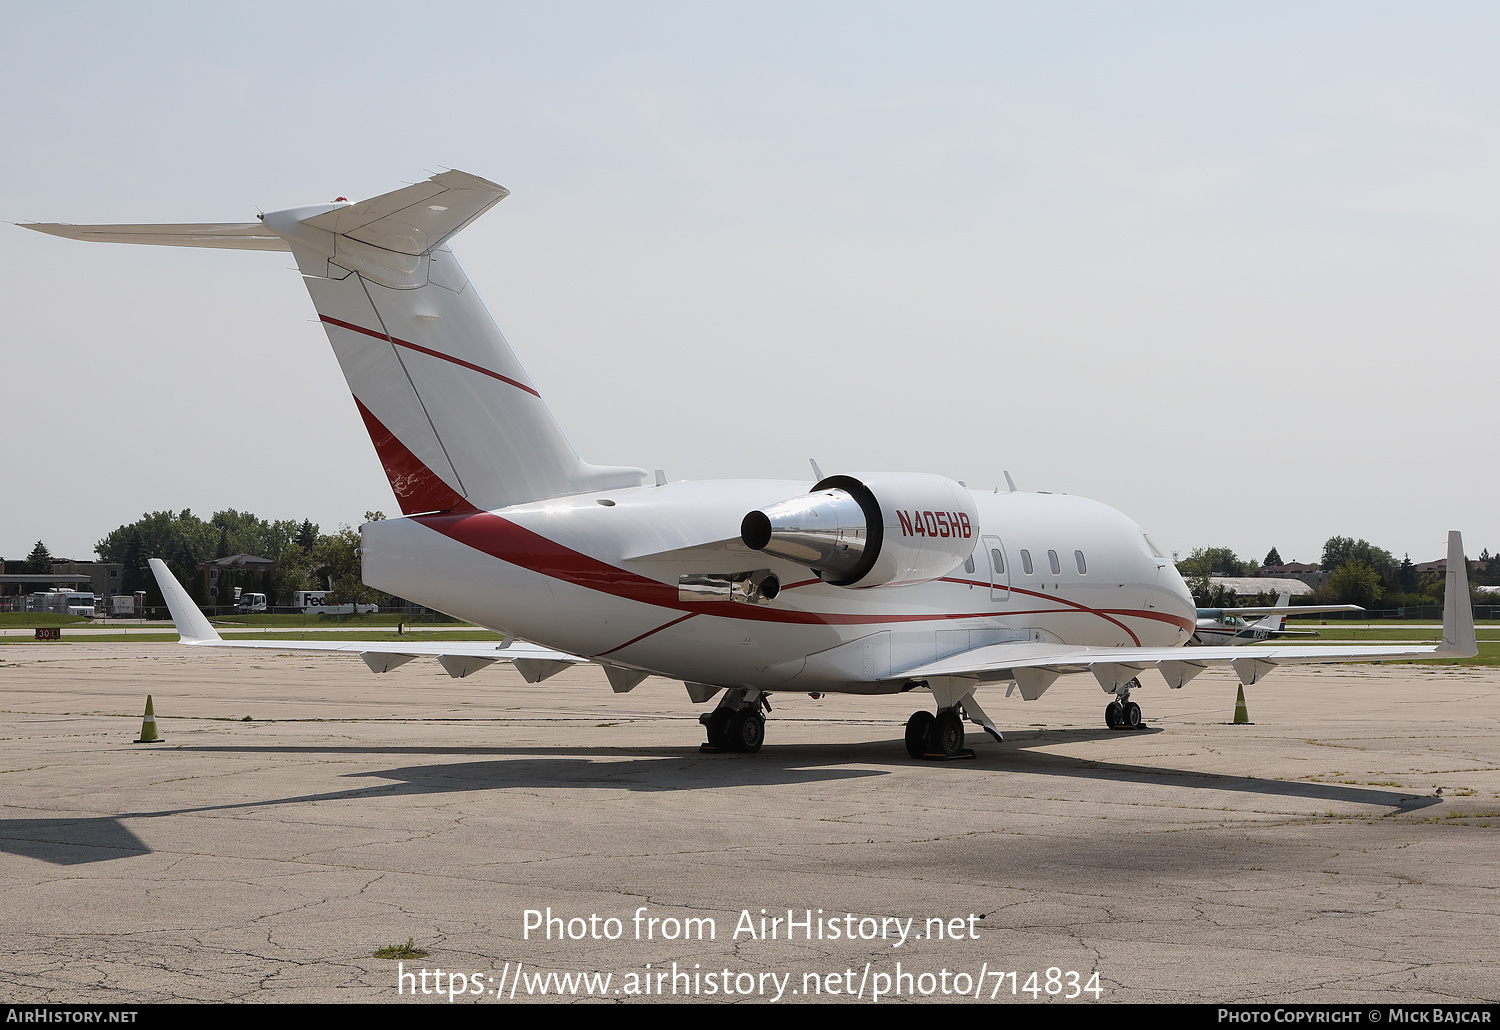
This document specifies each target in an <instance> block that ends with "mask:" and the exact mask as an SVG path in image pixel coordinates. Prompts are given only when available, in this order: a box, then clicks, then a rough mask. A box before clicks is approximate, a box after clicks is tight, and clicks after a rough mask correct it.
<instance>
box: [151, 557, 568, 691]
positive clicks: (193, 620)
mask: <svg viewBox="0 0 1500 1030" xmlns="http://www.w3.org/2000/svg"><path fill="white" fill-rule="evenodd" d="M151 571H152V572H153V573H155V574H156V582H157V584H158V585H159V586H160V587H161V593H162V597H163V598H165V599H166V602H167V610H168V611H169V612H171V613H172V621H173V622H174V623H176V625H177V635H178V637H179V638H180V639H181V642H182V643H184V644H193V645H195V646H199V647H233V648H250V649H252V650H260V651H317V652H321V653H324V654H357V655H359V656H360V657H361V658H363V659H364V661H365V664H366V665H368V666H369V667H370V671H372V672H389V671H390V670H392V669H394V668H397V667H398V666H401V665H405V664H406V663H407V662H409V661H411V660H412V659H414V658H436V659H437V660H438V661H439V662H441V663H442V665H443V668H444V669H446V670H447V671H448V675H450V676H454V677H462V676H468V675H470V674H472V673H474V672H477V671H478V670H480V669H483V668H485V667H486V666H489V665H493V664H494V663H495V662H515V661H517V659H522V660H530V661H531V662H532V667H533V668H534V667H535V665H537V664H541V663H545V664H546V665H547V667H548V668H550V669H551V671H549V672H548V673H547V675H548V676H551V675H553V674H555V673H556V672H560V671H561V670H562V669H564V668H567V667H568V666H570V665H577V664H578V663H580V662H586V661H588V659H587V658H580V657H579V656H578V655H573V654H568V653H567V652H566V651H554V650H553V649H552V648H550V647H539V646H538V645H536V644H527V643H522V642H520V641H516V642H514V643H512V644H510V645H509V646H505V645H504V644H503V643H501V644H497V643H495V642H494V641H483V640H472V641H471V640H464V641H457V640H453V641H441V642H436V643H417V642H416V641H414V640H399V641H398V640H272V639H259V640H225V639H224V638H223V637H221V636H219V634H218V631H217V630H215V629H214V628H213V626H212V625H211V624H210V623H209V621H208V619H207V617H205V616H204V614H203V612H201V611H200V610H199V609H198V606H197V605H196V604H194V603H193V599H192V598H191V597H189V596H188V592H187V590H185V589H184V588H183V586H182V584H181V583H179V582H177V577H175V576H173V575H172V572H171V570H170V569H168V568H167V564H166V562H164V561H162V560H161V559H160V558H152V559H151ZM543 678H545V677H543ZM527 679H528V680H530V677H529V676H528V677H527Z"/></svg>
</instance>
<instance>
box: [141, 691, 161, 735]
mask: <svg viewBox="0 0 1500 1030" xmlns="http://www.w3.org/2000/svg"><path fill="white" fill-rule="evenodd" d="M136 743H137V744H160V743H161V738H160V737H158V736H157V735H156V709H155V708H152V707H151V695H150V694H147V695H146V716H145V718H143V719H142V720H141V739H140V740H138V741H136Z"/></svg>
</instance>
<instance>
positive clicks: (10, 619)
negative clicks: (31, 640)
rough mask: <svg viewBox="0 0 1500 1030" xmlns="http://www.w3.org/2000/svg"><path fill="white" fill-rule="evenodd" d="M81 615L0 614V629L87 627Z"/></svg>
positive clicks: (85, 620) (41, 613) (42, 613)
mask: <svg viewBox="0 0 1500 1030" xmlns="http://www.w3.org/2000/svg"><path fill="white" fill-rule="evenodd" d="M89 621H90V620H88V619H86V618H84V617H83V616H82V615H59V614H57V613H56V612H0V629H27V628H30V627H32V626H77V625H80V624H82V625H87V624H88V623H89Z"/></svg>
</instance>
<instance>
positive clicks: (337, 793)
mask: <svg viewBox="0 0 1500 1030" xmlns="http://www.w3.org/2000/svg"><path fill="white" fill-rule="evenodd" d="M1106 734H1107V735H1110V736H1117V734H1113V733H1112V732H1111V731H1100V732H1099V733H1098V734H1097V736H1105V735H1106ZM1095 735H1096V734H1094V733H1093V732H1092V731H1090V730H1083V731H1066V732H1062V731H1037V732H1033V733H1028V732H1018V733H1016V734H1014V735H1013V736H1012V737H1010V738H1009V739H1007V740H1006V742H1005V743H1004V744H981V748H983V751H981V753H980V757H979V759H978V760H977V761H963V762H955V763H951V766H950V765H949V763H941V762H940V763H933V764H931V765H926V764H923V763H914V762H912V761H911V759H909V758H908V757H907V756H906V754H905V749H904V746H903V744H902V742H901V741H899V740H895V741H890V740H881V741H866V742H859V743H833V744H822V743H809V744H782V745H767V746H766V747H765V748H763V749H762V750H761V751H760V753H759V754H755V755H725V754H700V753H698V752H696V751H689V750H687V749H685V748H681V747H585V746H567V745H564V746H561V747H558V746H515V747H477V748H476V747H439V746H420V745H419V746H410V747H393V746H387V745H376V746H359V745H336V746H279V745H277V746H248V747H247V746H229V745H224V746H203V747H191V748H183V749H181V750H182V751H199V752H218V753H238V754H306V755H313V754H347V755H367V756H368V755H407V756H413V757H415V756H432V757H440V756H468V757H470V758H473V757H474V756H475V755H476V754H477V755H490V756H493V758H492V759H491V760H476V761H468V762H437V763H431V764H418V765H406V766H398V767H396V768H392V769H381V770H370V771H367V772H358V773H349V774H345V775H346V776H348V777H349V778H351V779H378V780H383V781H388V782H381V783H375V784H370V785H368V786H365V785H361V786H357V787H351V788H349V789H345V790H333V791H325V792H320V793H314V794H302V795H295V796H290V797H282V798H268V799H266V800H263V801H246V802H237V803H233V804H226V805H206V806H199V807H189V808H178V809H169V810H161V811H144V812H129V813H121V814H120V815H118V816H114V817H109V816H99V817H79V818H71V819H69V818H58V819H0V852H6V853H9V854H14V855H22V856H27V857H32V858H37V859H41V860H42V861H45V862H49V863H52V864H54V865H74V864H80V863H90V862H100V861H107V860H110V859H114V858H125V857H129V856H132V855H144V854H149V853H150V852H151V850H152V849H151V848H150V847H149V846H147V845H146V844H145V843H144V842H143V841H142V840H141V839H140V838H139V837H138V836H136V834H135V833H134V832H132V831H131V830H130V829H129V828H127V827H126V826H125V825H124V823H123V822H122V820H128V819H152V818H161V817H164V816H172V815H190V814H199V813H205V814H206V813H212V812H227V811H234V810H241V811H243V810H255V809H267V808H273V807H276V806H281V805H298V804H305V803H310V802H328V801H358V800H363V799H372V800H373V799H378V798H389V797H410V796H435V795H442V794H453V793H463V792H467V791H491V790H513V789H522V790H528V791H534V790H545V789H548V788H562V789H574V790H576V789H579V788H594V789H605V790H631V791H662V792H667V791H682V790H715V789H719V788H745V787H752V788H754V787H778V786H790V787H796V786H805V785H808V784H815V783H832V782H835V781H839V780H850V781H853V780H862V779H867V778H869V777H874V776H888V775H892V774H893V773H894V772H896V771H899V770H900V769H905V770H909V771H911V772H914V773H915V772H924V773H927V774H930V775H932V776H941V775H944V774H945V772H946V771H947V768H948V767H951V768H953V769H954V771H959V770H963V769H968V770H974V771H981V772H985V773H992V774H995V775H1005V774H1007V773H1027V774H1032V775H1040V776H1047V777H1076V778H1082V779H1091V780H1106V781H1109V782H1112V783H1117V784H1142V785H1151V786H1153V787H1164V786H1170V787H1172V788H1174V789H1182V788H1187V789H1193V790H1210V791H1234V792H1241V793H1250V794H1262V795H1266V796H1272V797H1286V798H1295V799H1297V800H1300V801H1307V802H1316V803H1329V802H1337V803H1340V804H1345V805H1359V806H1363V807H1368V808H1376V809H1388V810H1390V811H1389V812H1387V813H1385V814H1400V813H1403V812H1410V811H1415V810H1418V809H1421V808H1425V807H1427V806H1429V805H1435V804H1440V803H1441V802H1442V799H1441V798H1435V797H1417V796H1413V795H1411V794H1409V793H1401V792H1397V791H1390V790H1380V789H1373V788H1370V787H1361V786H1357V785H1351V784H1339V783H1310V782H1304V781H1295V780H1276V779H1267V778H1264V777H1255V776H1234V775H1227V774H1223V773H1211V772H1202V771H1197V770H1191V769H1173V768H1164V767H1160V766H1145V765H1134V764H1130V763H1126V762H1115V761H1102V760H1099V759H1087V758H1077V757H1073V756H1068V755H1058V754H1053V753H1050V752H1046V751H1040V750H1034V749H1033V748H1034V747H1035V746H1037V745H1042V744H1055V743H1061V742H1064V741H1078V740H1084V739H1089V738H1091V737H1093V736H1095ZM1138 736H1139V737H1144V735H1138ZM539 756H540V757H539ZM870 765H879V766H883V767H885V768H868V766H870ZM851 766H854V767H851ZM861 766H863V767H861Z"/></svg>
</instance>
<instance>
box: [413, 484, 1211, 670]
mask: <svg viewBox="0 0 1500 1030" xmlns="http://www.w3.org/2000/svg"><path fill="white" fill-rule="evenodd" d="M413 521H414V522H419V523H421V524H422V525H424V526H426V527H427V528H429V529H431V530H433V531H435V532H438V533H441V534H442V535H443V536H446V537H448V538H450V539H452V540H456V541H458V542H459V543H462V544H465V545H467V546H469V547H472V548H474V549H475V550H476V551H480V552H483V553H484V554H488V555H490V556H491V557H494V558H498V559H500V560H501V561H503V562H507V563H509V564H511V565H516V566H518V567H520V568H523V569H530V570H531V571H533V572H537V573H540V574H542V575H544V576H549V577H551V578H553V579H557V580H561V581H562V582H565V583H572V584H574V585H576V586H581V587H586V588H588V589H590V590H597V591H599V592H600V593H605V594H610V595H612V596H615V597H622V598H626V599H628V600H631V601H638V602H640V603H642V604H649V605H653V606H655V607H658V608H667V609H672V610H675V611H680V612H685V613H689V614H693V615H712V616H718V617H720V618H731V619H743V620H746V621H751V622H779V623H791V624H800V625H860V624H879V623H893V622H930V621H953V620H959V619H986V618H994V617H995V616H996V615H1007V616H1010V615H1030V614H1051V615H1059V614H1070V613H1076V614H1088V615H1094V616H1097V617H1099V618H1102V619H1104V620H1106V621H1108V622H1110V623H1113V624H1114V625H1116V626H1118V627H1120V628H1121V629H1122V630H1124V631H1125V632H1126V633H1128V634H1130V636H1131V637H1132V639H1136V641H1137V643H1139V639H1138V638H1136V637H1135V634H1134V633H1131V632H1130V630H1129V629H1128V628H1127V627H1126V626H1125V625H1124V624H1123V623H1121V622H1119V620H1117V619H1114V618H1111V615H1123V616H1126V617H1143V618H1149V619H1155V620H1158V621H1168V622H1173V623H1177V624H1180V623H1183V622H1184V621H1185V620H1181V619H1175V618H1172V617H1171V616H1166V615H1164V614H1163V613H1160V612H1134V611H1118V610H1111V611H1110V612H1108V613H1106V612H1103V611H1098V610H1095V609H1092V608H1089V607H1088V606H1086V605H1081V604H1078V603H1077V602H1075V601H1066V600H1064V599H1063V598H1053V597H1048V598H1046V600H1049V601H1056V602H1059V603H1062V604H1066V605H1068V607H1067V608H1055V609H1041V610H1039V611H1037V612H1015V611H1012V612H993V611H986V612H943V613H937V614H930V615H914V614H908V615H861V614H850V613H836V612H804V611H789V610H785V609H772V608H764V607H761V606H759V605H747V604H734V603H733V602H730V603H727V604H726V603H725V602H723V601H682V600H679V599H678V593H677V588H676V587H675V586H673V585H671V584H667V583H661V582H658V581H657V580H654V579H648V578H646V577H645V576H641V575H639V574H637V573H634V572H627V571H626V570H624V569H620V568H616V567H615V566H613V565H610V564H609V563H608V562H603V561H600V560H599V559H597V558H593V557H590V556H589V555H586V554H583V553H581V552H579V551H575V550H573V549H572V548H570V547H565V546H563V545H562V544H559V543H557V542H556V541H554V540H550V539H548V538H547V537H544V536H542V535H541V534H540V533H536V532H533V531H532V530H529V529H526V528H524V527H522V526H518V525H516V524H515V523H514V522H511V521H510V520H508V519H504V518H501V517H500V516H499V515H495V514H494V513H492V512H484V511H469V512H454V513H451V514H437V515H418V516H414V517H413ZM948 582H958V583H967V581H965V580H949V581H948ZM974 585H975V586H986V587H987V586H988V585H989V584H987V583H983V584H978V583H976V584H974ZM1011 589H1012V590H1015V592H1017V593H1031V592H1030V591H1022V590H1017V589H1016V588H1014V587H1012V588H1011ZM1033 596H1036V597H1043V596H1044V595H1041V594H1033ZM678 621H681V620H678ZM661 628H665V627H661ZM1186 628H1189V629H1191V626H1187V627H1186ZM653 632H654V631H653ZM628 643H634V641H629V642H628ZM620 646H622V647H623V646H626V645H620ZM614 650H619V647H617V648H615V649H614Z"/></svg>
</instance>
